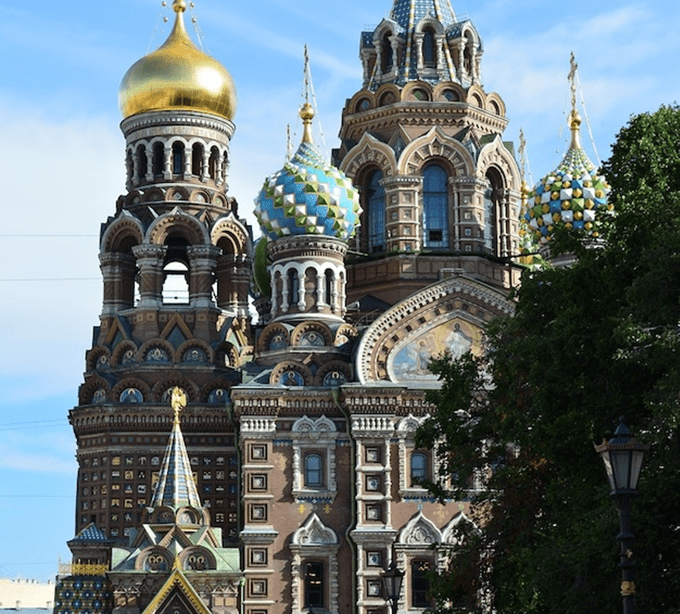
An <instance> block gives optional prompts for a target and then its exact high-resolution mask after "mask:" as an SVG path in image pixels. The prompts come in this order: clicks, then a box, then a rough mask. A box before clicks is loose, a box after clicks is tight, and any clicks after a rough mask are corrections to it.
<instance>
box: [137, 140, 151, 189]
mask: <svg viewBox="0 0 680 614" xmlns="http://www.w3.org/2000/svg"><path fill="white" fill-rule="evenodd" d="M148 164H149V160H148V158H147V157H146V147H144V145H140V146H139V147H137V179H138V180H139V181H140V182H142V181H144V180H145V179H146V171H147V166H148Z"/></svg>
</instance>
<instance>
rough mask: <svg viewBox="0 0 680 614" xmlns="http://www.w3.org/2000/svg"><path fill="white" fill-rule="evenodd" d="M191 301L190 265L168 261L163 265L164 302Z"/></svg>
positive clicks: (178, 302) (182, 302)
mask: <svg viewBox="0 0 680 614" xmlns="http://www.w3.org/2000/svg"><path fill="white" fill-rule="evenodd" d="M188 302H189V267H187V265H186V264H184V263H183V262H178V261H173V262H168V263H167V264H166V265H165V266H164V267H163V303H166V304H167V303H173V304H186V303H188Z"/></svg>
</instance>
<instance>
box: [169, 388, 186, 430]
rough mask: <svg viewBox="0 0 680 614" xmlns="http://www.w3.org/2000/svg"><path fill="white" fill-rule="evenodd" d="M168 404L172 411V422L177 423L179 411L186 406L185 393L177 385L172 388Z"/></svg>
mask: <svg viewBox="0 0 680 614" xmlns="http://www.w3.org/2000/svg"><path fill="white" fill-rule="evenodd" d="M170 406H171V407H172V411H173V412H174V414H175V415H174V423H175V424H179V412H181V411H182V410H183V409H184V408H185V407H186V406H187V395H186V393H185V392H184V390H182V389H181V388H180V387H179V386H175V387H174V388H173V389H172V396H171V398H170Z"/></svg>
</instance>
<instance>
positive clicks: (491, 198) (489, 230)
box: [484, 169, 503, 255]
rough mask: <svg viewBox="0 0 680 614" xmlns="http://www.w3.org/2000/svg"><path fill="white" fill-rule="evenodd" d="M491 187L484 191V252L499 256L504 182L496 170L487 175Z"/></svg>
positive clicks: (491, 170) (490, 170)
mask: <svg viewBox="0 0 680 614" xmlns="http://www.w3.org/2000/svg"><path fill="white" fill-rule="evenodd" d="M486 178H487V180H488V181H489V187H488V188H487V189H486V190H484V251H485V252H487V253H488V254H495V255H497V254H498V245H497V243H498V241H497V233H496V226H497V222H498V217H497V211H498V205H499V203H498V200H499V195H500V193H501V190H502V186H503V183H502V180H501V178H500V176H499V174H498V172H497V171H496V170H495V169H489V172H488V173H487V174H486Z"/></svg>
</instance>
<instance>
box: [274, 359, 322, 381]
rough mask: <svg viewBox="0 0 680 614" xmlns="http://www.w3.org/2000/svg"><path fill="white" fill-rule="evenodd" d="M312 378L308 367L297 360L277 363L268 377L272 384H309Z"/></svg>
mask: <svg viewBox="0 0 680 614" xmlns="http://www.w3.org/2000/svg"><path fill="white" fill-rule="evenodd" d="M313 380H314V376H313V375H312V372H311V370H310V369H309V367H308V366H307V365H305V364H304V363H302V362H299V361H297V360H287V361H285V362H282V363H280V364H278V365H277V366H276V368H275V369H274V370H273V371H272V374H271V376H270V377H269V383H270V384H272V385H273V386H310V385H311V383H312V381H313Z"/></svg>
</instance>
